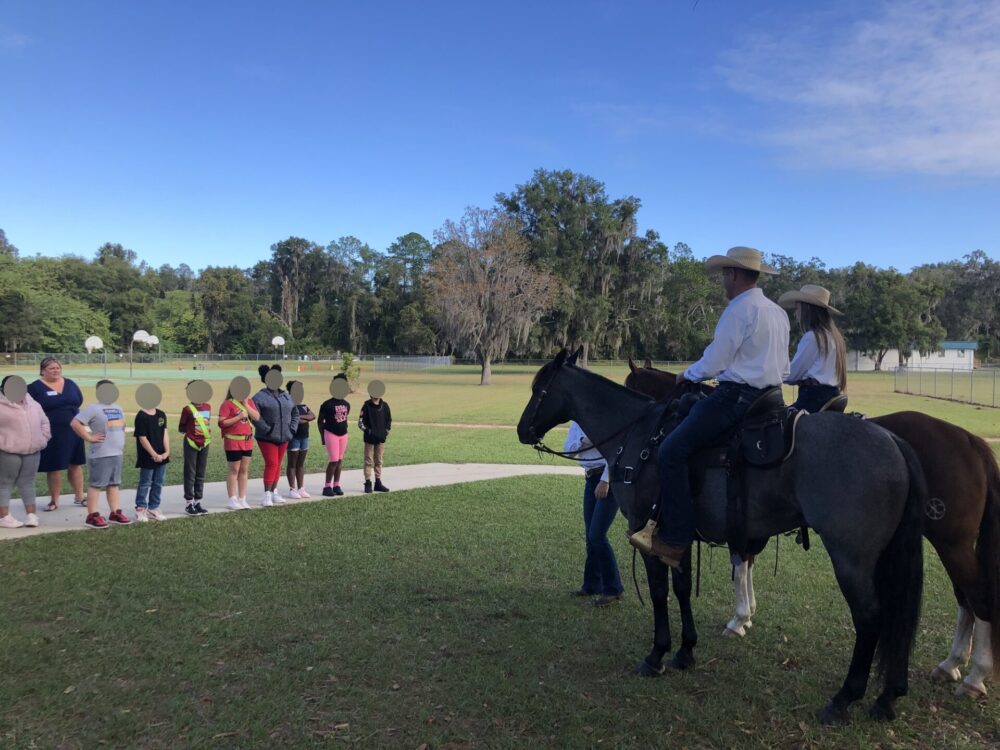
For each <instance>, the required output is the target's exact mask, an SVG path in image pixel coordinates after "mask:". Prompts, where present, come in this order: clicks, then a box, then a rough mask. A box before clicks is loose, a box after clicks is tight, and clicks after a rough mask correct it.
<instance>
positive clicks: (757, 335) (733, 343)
mask: <svg viewBox="0 0 1000 750" xmlns="http://www.w3.org/2000/svg"><path fill="white" fill-rule="evenodd" d="M787 375H788V313H786V312H785V311H784V310H782V309H781V308H780V307H779V306H778V305H776V304H775V303H774V302H772V301H771V300H769V299H768V298H767V297H765V296H764V292H763V291H761V290H760V289H759V288H757V287H754V288H752V289H748V290H747V291H745V292H743V293H742V294H739V295H737V296H736V297H734V298H733V299H732V300H731V301H730V302H729V304H728V305H727V306H726V309H725V310H723V312H722V317H721V318H719V323H718V325H716V326H715V338H714V339H713V340H712V343H711V344H709V345H708V346H707V347H706V348H705V353H704V354H702V356H701V359H699V360H698V361H697V362H695V363H694V364H693V365H691V366H690V367H689V368H687V370H685V371H684V378H685V379H686V380H690V381H692V382H696V383H699V382H701V381H702V380H709V379H711V378H715V377H717V378H718V379H719V381H720V382H732V383H743V384H746V385H749V386H751V387H753V388H767V387H769V386H775V385H781V384H782V383H783V382H784V380H785V377H786V376H787Z"/></svg>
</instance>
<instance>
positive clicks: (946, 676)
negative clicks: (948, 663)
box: [931, 665, 962, 682]
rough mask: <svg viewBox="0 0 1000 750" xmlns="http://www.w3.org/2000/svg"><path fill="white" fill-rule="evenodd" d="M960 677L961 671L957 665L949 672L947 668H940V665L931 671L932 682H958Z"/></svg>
mask: <svg viewBox="0 0 1000 750" xmlns="http://www.w3.org/2000/svg"><path fill="white" fill-rule="evenodd" d="M961 679H962V673H961V672H960V671H959V669H958V667H955V668H954V669H952V670H951V671H950V672H949V671H948V670H947V669H942V668H941V666H940V665H939V666H936V667H934V671H933V672H931V681H932V682H958V681H959V680H961Z"/></svg>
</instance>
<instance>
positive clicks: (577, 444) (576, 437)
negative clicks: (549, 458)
mask: <svg viewBox="0 0 1000 750" xmlns="http://www.w3.org/2000/svg"><path fill="white" fill-rule="evenodd" d="M585 446H589V447H585ZM577 451H580V452H579V454H578V455H577V460H578V461H579V462H580V466H581V467H582V468H583V470H584V471H590V470H591V469H597V468H600V467H602V466H603V467H604V473H603V474H601V481H602V482H607V481H608V462H607V461H605V460H604V457H603V456H602V455H601V453H600V451H598V450H597V448H594V447H593V444H592V443H591V442H590V439H589V438H588V437H587V436H586V435H585V434H584V433H583V429H581V427H580V425H578V424H577V423H576V422H570V423H569V434H568V435H567V436H566V442H565V443H563V453H576V452H577Z"/></svg>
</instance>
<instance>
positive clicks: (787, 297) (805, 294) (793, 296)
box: [778, 284, 840, 315]
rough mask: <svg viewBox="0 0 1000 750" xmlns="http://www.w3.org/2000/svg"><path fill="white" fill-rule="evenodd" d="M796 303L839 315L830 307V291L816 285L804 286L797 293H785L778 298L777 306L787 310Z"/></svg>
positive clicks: (836, 310) (835, 309) (834, 308)
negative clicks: (802, 303)
mask: <svg viewBox="0 0 1000 750" xmlns="http://www.w3.org/2000/svg"><path fill="white" fill-rule="evenodd" d="M798 302H805V303H807V304H810V305H816V307H822V308H825V309H827V310H829V311H830V312H832V313H834V314H835V315H840V310H838V309H837V308H836V307H831V306H830V290H829V289H824V288H823V287H821V286H819V285H817V284H806V285H805V286H804V287H802V288H801V289H799V291H797V292H785V293H784V294H782V295H781V296H780V297H778V304H779V305H781V306H782V307H784V308H786V309H788V310H791V309H792V308H794V307H795V305H796V303H798Z"/></svg>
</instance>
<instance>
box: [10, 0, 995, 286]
mask: <svg viewBox="0 0 1000 750" xmlns="http://www.w3.org/2000/svg"><path fill="white" fill-rule="evenodd" d="M998 80H1000V0H986V1H983V0H978V1H972V0H919V1H915V2H890V3H882V2H860V1H856V0H839V1H838V2H810V3H800V2H791V1H789V2H772V3H766V4H765V3H736V2H722V1H721V0H716V1H713V0H698V1H697V2H695V1H694V0H684V1H683V2H681V1H677V2H675V1H673V0H671V1H670V2H665V1H663V0H660V1H659V2H635V3H626V2H618V3H615V2H588V1H587V0H574V1H573V2H507V3H502V4H501V3H489V4H488V3H468V2H433V1H432V0H431V1H429V2H425V3H413V2H388V1H383V2H379V3H367V2H349V3H348V2H332V1H331V2H297V3H286V4H277V3H259V2H250V1H249V0H243V1H242V2H197V3H196V2H183V1H181V2H170V3H165V2H158V3H154V2H148V3H147V2H143V3H136V2H99V3H79V2H39V1H38V0H29V1H24V2H22V1H19V0H14V1H11V0H0V228H3V229H4V230H5V231H6V233H7V235H8V238H9V239H10V240H11V241H12V242H13V243H14V244H15V245H17V246H18V247H19V248H20V249H21V251H22V253H25V254H34V253H41V254H44V255H58V254H62V253H67V252H72V253H77V254H82V255H85V256H88V257H89V256H91V255H92V254H93V252H94V250H96V248H97V247H98V246H99V245H100V244H101V243H102V242H105V241H111V242H120V243H122V244H124V245H126V246H127V247H131V248H132V249H134V250H136V251H137V252H138V253H139V256H140V258H142V259H144V260H146V261H148V262H150V263H152V264H153V265H159V264H161V263H167V262H169V263H171V264H173V265H177V264H178V263H182V262H184V263H187V264H189V265H190V266H192V267H194V268H202V267H204V266H206V265H210V264H211V265H222V264H235V265H240V266H244V267H246V266H250V265H252V264H253V263H254V262H256V261H257V260H258V259H260V258H262V257H265V256H267V255H268V253H269V247H270V245H271V244H272V243H273V242H276V241H278V240H281V239H283V238H285V237H287V236H289V235H293V234H294V235H298V236H303V237H306V238H308V239H311V240H313V241H316V242H320V243H327V242H329V241H331V240H333V239H336V238H338V237H341V236H344V235H355V236H357V237H359V238H361V239H362V240H364V241H366V242H368V243H369V244H371V245H372V246H373V247H376V248H378V249H384V248H385V247H387V246H388V245H389V243H391V242H392V240H393V239H394V238H395V237H397V236H399V235H402V234H405V233H407V232H410V231H416V232H420V233H421V234H424V235H425V236H427V237H428V238H431V237H432V235H433V232H434V230H435V229H437V228H438V227H440V226H441V224H442V223H443V222H444V220H445V219H449V218H451V219H456V218H458V217H459V216H460V215H461V213H462V211H463V209H464V207H465V206H467V205H480V206H487V205H491V204H492V203H493V199H494V196H495V194H496V193H497V192H508V191H510V190H512V189H513V188H514V187H515V186H516V185H517V184H519V183H523V182H525V181H527V180H528V179H529V178H530V177H531V174H532V172H533V170H535V169H536V168H538V167H544V168H547V169H564V168H568V169H573V170H575V171H579V172H583V173H586V174H590V175H592V176H594V177H596V178H597V179H599V180H601V181H603V182H604V183H605V185H606V186H607V190H608V193H609V195H611V196H612V197H617V196H623V195H635V196H637V197H639V198H640V199H641V200H642V203H643V208H642V211H641V212H640V215H639V220H640V226H641V228H642V229H647V228H651V229H655V230H656V231H658V232H659V233H660V234H661V236H662V238H663V239H664V240H665V241H666V242H668V243H669V244H671V245H672V244H673V243H675V242H679V241H683V242H687V243H688V244H689V245H691V247H692V248H693V250H694V252H695V254H696V255H698V256H707V255H711V254H713V253H716V252H719V251H720V250H724V249H725V248H727V247H729V246H731V245H737V244H749V245H754V246H756V247H759V248H761V249H763V250H765V251H767V252H775V253H783V254H786V255H791V256H793V257H796V258H799V259H802V260H805V259H808V258H809V257H812V256H816V257H819V258H821V259H823V260H824V261H825V262H826V263H827V264H828V265H830V266H842V265H848V264H851V263H854V262H855V261H858V260H863V261H865V262H868V263H874V264H877V265H881V266H889V265H894V266H896V267H899V268H903V269H908V268H910V267H911V266H913V265H916V264H919V263H924V262H934V261H941V260H950V259H955V258H960V257H961V256H963V255H965V254H967V253H969V252H971V251H973V250H976V249H982V250H984V251H986V252H987V253H988V254H989V255H990V256H992V257H994V258H1000V210H998V209H997V206H998V205H1000V97H997V96H996V92H997V81H998Z"/></svg>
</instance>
